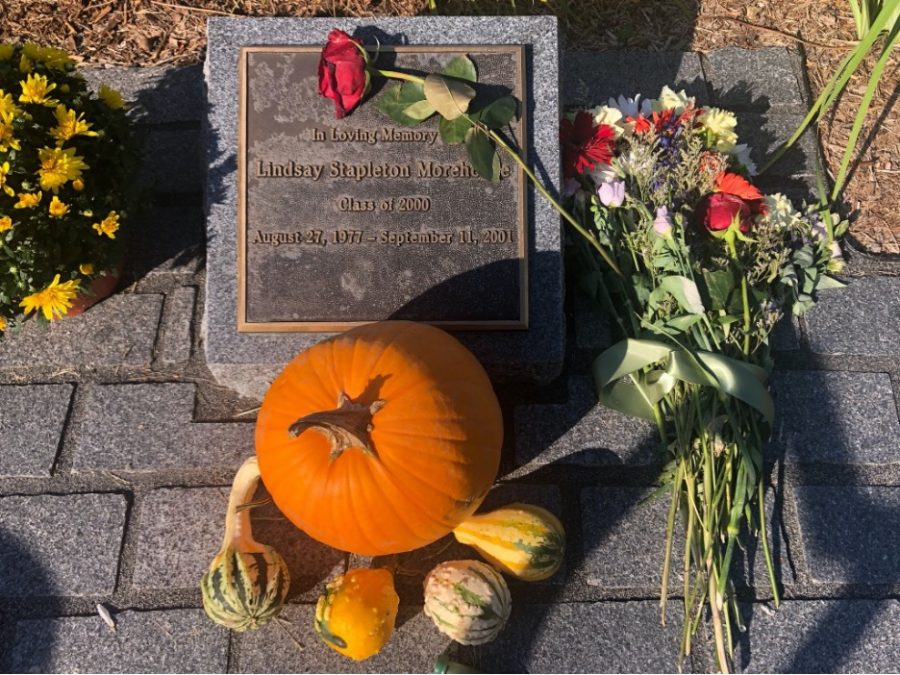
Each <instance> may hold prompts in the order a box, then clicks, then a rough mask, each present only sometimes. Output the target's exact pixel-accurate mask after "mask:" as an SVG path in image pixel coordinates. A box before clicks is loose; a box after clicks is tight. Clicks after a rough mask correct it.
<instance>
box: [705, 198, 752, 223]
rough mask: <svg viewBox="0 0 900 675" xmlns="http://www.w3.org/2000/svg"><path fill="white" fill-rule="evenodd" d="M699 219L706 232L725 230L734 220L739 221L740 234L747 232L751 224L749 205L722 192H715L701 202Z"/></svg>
mask: <svg viewBox="0 0 900 675" xmlns="http://www.w3.org/2000/svg"><path fill="white" fill-rule="evenodd" d="M700 218H701V220H702V222H703V225H704V226H705V227H706V229H708V230H712V231H714V232H717V231H719V230H727V229H728V228H729V227H731V223H732V222H734V219H735V218H738V219H739V220H740V224H741V225H740V227H741V232H749V231H750V226H751V225H752V224H753V213H752V212H751V211H750V205H749V204H747V202H745V201H744V200H743V199H741V198H740V197H735V196H734V195H729V194H726V193H724V192H715V193H713V194H711V195H709V196H708V197H707V198H706V199H704V200H703V203H702V204H701V206H700Z"/></svg>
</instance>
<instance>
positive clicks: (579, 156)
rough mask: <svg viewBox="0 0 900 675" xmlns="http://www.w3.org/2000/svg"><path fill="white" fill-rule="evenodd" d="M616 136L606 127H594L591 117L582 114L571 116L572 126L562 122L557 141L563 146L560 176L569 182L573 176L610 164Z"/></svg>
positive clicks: (610, 128)
mask: <svg viewBox="0 0 900 675" xmlns="http://www.w3.org/2000/svg"><path fill="white" fill-rule="evenodd" d="M615 138H616V132H615V131H614V130H613V128H612V127H610V126H609V125H606V124H598V125H597V126H594V117H593V115H591V114H590V113H589V112H585V111H584V110H582V111H580V112H579V113H578V114H577V115H575V121H574V122H572V121H571V120H569V119H567V118H563V121H562V126H561V127H560V130H559V141H560V143H562V146H563V174H564V175H565V177H566V178H573V177H574V176H575V175H576V174H580V173H584V172H585V171H587V170H588V169H593V168H594V167H595V166H596V165H597V164H609V163H610V161H612V156H613V147H614V145H615Z"/></svg>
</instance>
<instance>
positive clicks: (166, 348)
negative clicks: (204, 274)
mask: <svg viewBox="0 0 900 675" xmlns="http://www.w3.org/2000/svg"><path fill="white" fill-rule="evenodd" d="M196 298H197V289H196V288H194V287H193V286H182V287H179V288H176V289H175V290H174V291H173V292H171V293H169V294H168V296H167V297H166V307H165V311H164V313H163V323H162V326H163V330H162V333H161V335H160V338H159V344H158V345H157V353H158V359H159V362H160V364H162V365H163V366H175V365H177V364H180V363H185V362H187V361H188V360H189V359H190V358H191V324H192V322H193V318H194V303H195V302H196Z"/></svg>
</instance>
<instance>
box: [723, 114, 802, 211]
mask: <svg viewBox="0 0 900 675" xmlns="http://www.w3.org/2000/svg"><path fill="white" fill-rule="evenodd" d="M802 121H803V115H802V114H801V113H787V112H785V113H776V112H768V113H764V114H760V113H752V112H745V113H739V114H738V123H737V134H738V139H739V140H740V142H741V143H746V144H748V145H749V146H750V158H751V159H752V160H753V161H754V162H755V163H756V166H757V168H758V169H761V168H762V167H763V166H764V165H765V163H766V162H767V161H768V160H769V159H770V158H771V157H772V156H773V155H774V154H775V152H776V150H778V148H779V147H780V146H781V144H782V143H784V142H785V141H787V140H788V139H789V138H790V137H791V136H792V135H793V133H794V132H795V131H796V130H797V127H798V126H800V123H801V122H802ZM818 166H819V152H818V148H817V145H816V138H815V135H814V133H813V131H812V130H811V129H808V130H807V131H805V132H803V135H802V136H801V137H800V139H799V140H798V141H797V143H796V144H795V145H794V146H793V147H792V148H791V149H790V150H788V151H787V152H786V153H785V154H784V155H783V156H782V157H781V159H779V160H778V162H776V163H775V164H773V165H772V168H770V169H769V170H768V171H767V172H766V175H767V178H768V179H769V180H770V181H772V182H774V183H775V184H776V185H777V184H778V182H779V178H781V177H791V176H815V174H816V170H817V167H818ZM780 191H782V192H784V190H780ZM785 194H787V193H786V192H785ZM788 196H790V195H788ZM797 206H798V207H799V204H798V205H797Z"/></svg>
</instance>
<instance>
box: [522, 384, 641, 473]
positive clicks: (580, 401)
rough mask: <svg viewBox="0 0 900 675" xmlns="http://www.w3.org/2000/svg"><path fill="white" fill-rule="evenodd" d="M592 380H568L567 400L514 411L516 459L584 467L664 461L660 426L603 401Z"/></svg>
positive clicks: (532, 465) (537, 464)
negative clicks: (660, 440)
mask: <svg viewBox="0 0 900 675" xmlns="http://www.w3.org/2000/svg"><path fill="white" fill-rule="evenodd" d="M596 401H597V395H596V392H595V391H594V384H593V379H592V378H590V377H582V376H575V377H571V379H570V380H569V400H568V401H567V402H566V403H564V404H529V405H522V406H518V407H517V408H516V410H515V429H516V434H515V438H516V463H517V464H519V465H527V466H528V467H529V468H538V467H541V466H546V465H548V464H569V465H572V464H574V465H579V466H609V465H620V464H624V465H628V466H648V465H653V464H657V463H659V460H658V453H657V449H658V446H659V441H658V438H657V434H656V427H655V426H654V425H653V424H652V423H650V422H646V421H644V420H639V419H636V418H632V417H627V416H625V415H623V414H622V413H619V412H616V411H614V410H610V409H609V408H605V407H603V406H601V405H599V404H598V403H597V402H596Z"/></svg>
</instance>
